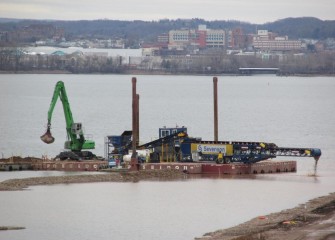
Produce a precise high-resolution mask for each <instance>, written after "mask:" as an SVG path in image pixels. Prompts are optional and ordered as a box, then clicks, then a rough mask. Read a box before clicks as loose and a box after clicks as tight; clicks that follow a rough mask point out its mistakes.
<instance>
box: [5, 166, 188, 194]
mask: <svg viewBox="0 0 335 240" xmlns="http://www.w3.org/2000/svg"><path fill="white" fill-rule="evenodd" d="M184 177H185V174H184V173H182V172H180V171H178V170H145V171H137V172H121V173H119V172H112V173H105V174H91V175H72V176H50V177H32V178H23V179H9V180H6V181H3V182H0V191H15V190H23V189H26V188H28V187H29V186H36V185H51V184H64V183H67V184H69V183H89V182H138V181H140V180H174V179H183V178H184Z"/></svg>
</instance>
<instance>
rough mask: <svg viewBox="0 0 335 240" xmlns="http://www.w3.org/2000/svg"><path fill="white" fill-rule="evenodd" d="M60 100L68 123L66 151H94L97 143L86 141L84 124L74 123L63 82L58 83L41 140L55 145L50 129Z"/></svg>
mask: <svg viewBox="0 0 335 240" xmlns="http://www.w3.org/2000/svg"><path fill="white" fill-rule="evenodd" d="M58 98H59V99H60V101H61V102H62V105H63V110H64V116H65V122H66V133H67V139H68V141H66V142H65V149H70V150H72V151H81V150H82V149H94V148H95V142H94V141H90V140H85V137H84V134H83V131H82V124H81V123H74V121H73V117H72V112H71V108H70V103H69V100H68V97H67V94H66V90H65V86H64V83H63V82H62V81H59V82H57V84H56V86H55V90H54V93H53V96H52V99H51V103H50V107H49V111H48V124H47V131H46V133H45V134H43V135H42V136H41V140H42V141H43V142H45V143H47V144H50V143H53V142H54V141H55V138H54V137H53V136H52V134H51V130H50V129H51V119H52V114H53V111H54V108H55V106H56V103H57V101H58Z"/></svg>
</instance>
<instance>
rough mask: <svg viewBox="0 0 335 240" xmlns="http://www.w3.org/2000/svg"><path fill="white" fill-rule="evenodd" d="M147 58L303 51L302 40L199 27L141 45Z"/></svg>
mask: <svg viewBox="0 0 335 240" xmlns="http://www.w3.org/2000/svg"><path fill="white" fill-rule="evenodd" d="M142 47H143V48H144V49H146V55H147V56H150V55H161V54H162V52H166V50H167V51H170V52H174V53H176V52H178V51H179V52H180V53H182V52H183V51H187V52H189V53H191V54H197V53H199V52H201V51H202V50H209V49H213V48H214V49H223V50H243V51H267V52H271V51H272V52H273V51H280V52H287V51H295V52H299V51H302V50H305V49H306V44H304V43H303V42H302V41H301V40H289V39H288V36H278V34H275V33H272V32H270V31H268V30H258V31H257V34H245V33H244V31H243V29H241V28H236V29H232V30H224V29H208V28H207V27H206V25H199V26H198V29H180V30H171V31H169V32H168V33H166V34H162V35H160V36H158V37H157V43H150V44H143V45H142Z"/></svg>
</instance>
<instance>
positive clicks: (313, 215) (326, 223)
mask: <svg viewBox="0 0 335 240" xmlns="http://www.w3.org/2000/svg"><path fill="white" fill-rule="evenodd" d="M196 239H197V240H205V239H206V240H218V239H220V240H233V239H234V240H256V239H266V240H280V239H285V240H298V239H304V240H305V239H306V240H309V239H310V240H335V193H331V194H329V195H327V196H323V197H319V198H315V199H313V200H310V201H309V202H307V203H306V204H301V205H299V206H298V207H295V208H292V209H288V210H284V211H281V212H278V213H272V214H270V215H267V216H259V217H256V218H254V219H252V220H250V221H248V222H245V223H242V224H240V225H238V226H235V227H232V228H228V229H224V230H218V231H215V232H211V233H206V234H205V235H204V236H203V237H199V238H196Z"/></svg>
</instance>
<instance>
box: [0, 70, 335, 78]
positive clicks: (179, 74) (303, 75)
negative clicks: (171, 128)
mask: <svg viewBox="0 0 335 240" xmlns="http://www.w3.org/2000/svg"><path fill="white" fill-rule="evenodd" d="M5 74H13V75H15V74H17V75H29V74H31V75H35V74H36V75H43V74H46V75H49V74H51V75H52V74H55V75H61V74H64V75H67V74H68V75H139V76H145V75H148V76H150V75H161V76H223V77H225V76H245V77H248V76H262V75H266V76H268V75H271V76H277V77H334V76H335V73H334V74H301V73H297V74H290V75H278V74H250V75H246V74H238V73H217V74H215V73H204V74H199V73H172V72H164V71H141V70H132V71H127V72H123V73H102V72H91V73H72V72H70V71H66V70H32V71H0V75H5Z"/></svg>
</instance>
